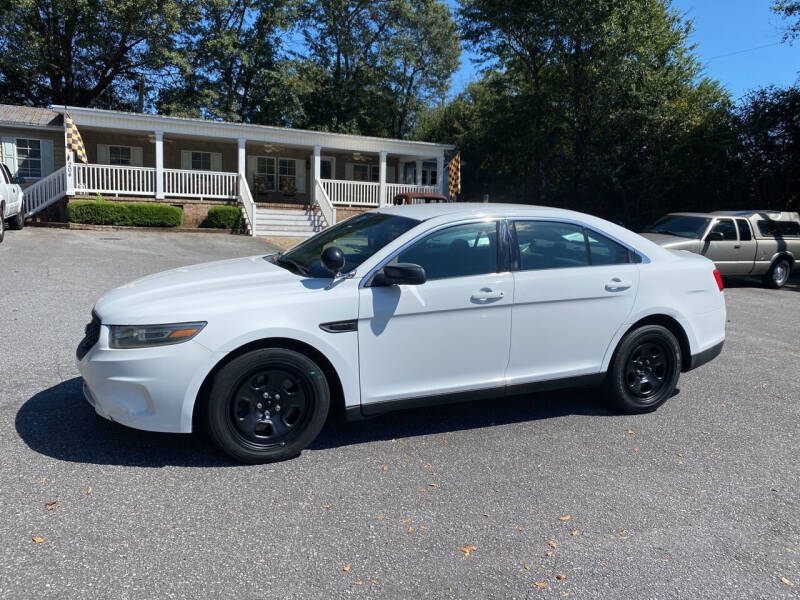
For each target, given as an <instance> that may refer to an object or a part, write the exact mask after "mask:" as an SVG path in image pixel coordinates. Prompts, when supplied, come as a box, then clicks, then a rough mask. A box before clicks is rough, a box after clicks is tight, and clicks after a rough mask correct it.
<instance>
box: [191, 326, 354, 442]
mask: <svg viewBox="0 0 800 600" xmlns="http://www.w3.org/2000/svg"><path fill="white" fill-rule="evenodd" d="M264 348H283V349H286V350H294V351H296V352H299V353H301V354H304V355H305V356H307V357H308V358H310V359H311V360H313V361H314V362H316V363H317V364H319V366H320V368H321V369H322V372H323V373H324V374H325V378H326V379H327V381H328V386H329V387H330V392H331V413H332V414H334V415H336V416H337V417H338V416H341V415H343V414H344V408H345V402H344V388H343V386H342V381H341V378H340V377H339V374H338V373H337V372H336V368H335V367H334V366H333V364H332V363H331V361H330V360H329V359H328V357H327V356H325V354H323V353H322V352H320V351H319V350H318V349H317V348H315V347H314V346H312V345H311V344H308V343H306V342H301V341H300V340H296V339H292V338H286V337H270V338H262V339H258V340H253V341H251V342H248V343H247V344H244V345H243V346H239V347H238V348H236V349H235V350H232V351H231V352H229V353H228V354H226V355H225V356H224V357H222V359H220V360H219V361H218V362H217V363H216V364H215V365H214V366H213V367H212V368H211V370H210V371H209V372H208V373H207V374H206V376H205V378H204V379H203V383H202V384H200V389H199V390H198V391H197V395H196V397H195V401H194V407H193V409H192V430H193V431H196V430H197V426H198V424H199V422H200V419H199V417H200V414H201V410H202V409H203V407H204V406H205V404H206V403H207V402H208V399H209V392H210V391H211V386H212V384H213V382H214V377H215V376H216V374H217V373H218V372H219V370H220V369H222V368H223V367H224V366H225V365H227V364H228V363H230V362H231V361H232V360H234V359H235V358H237V357H239V356H242V355H243V354H246V353H248V352H250V351H252V350H261V349H264Z"/></svg>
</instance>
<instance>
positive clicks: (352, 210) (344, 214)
mask: <svg viewBox="0 0 800 600" xmlns="http://www.w3.org/2000/svg"><path fill="white" fill-rule="evenodd" d="M373 208H375V207H374V206H337V207H336V222H337V223H338V222H339V221H344V220H345V219H349V218H350V217H354V216H356V215H360V214H361V213H363V212H367V211H368V210H372V209H373Z"/></svg>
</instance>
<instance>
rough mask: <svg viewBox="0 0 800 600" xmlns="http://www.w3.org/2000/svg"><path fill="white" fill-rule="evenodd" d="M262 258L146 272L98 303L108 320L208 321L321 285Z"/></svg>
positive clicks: (100, 313)
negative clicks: (219, 315)
mask: <svg viewBox="0 0 800 600" xmlns="http://www.w3.org/2000/svg"><path fill="white" fill-rule="evenodd" d="M328 282H329V280H320V279H310V278H305V277H301V276H299V275H296V274H294V273H292V272H291V271H287V270H286V269H284V268H282V267H279V266H276V265H274V264H272V263H271V262H268V261H267V260H264V257H263V256H250V257H246V258H236V259H232V260H220V261H215V262H210V263H204V264H200V265H193V266H189V267H181V268H178V269H172V270H170V271H164V272H161V273H156V274H155V275H148V276H147V277H142V278H141V279H136V280H135V281H131V282H130V283H127V284H125V285H123V286H121V287H118V288H116V289H114V290H111V291H110V292H108V293H107V294H106V295H104V296H103V297H102V298H100V300H98V301H97V304H95V309H94V310H95V313H96V314H97V315H98V316H99V317H100V318H101V320H102V322H103V323H104V324H112V325H144V324H157V323H167V322H185V321H204V320H207V319H208V318H209V316H211V315H214V314H219V313H221V312H232V311H237V310H246V309H248V308H252V307H254V306H256V305H261V306H263V305H264V304H266V303H269V300H270V299H271V298H276V297H280V298H282V299H283V301H285V299H286V295H290V294H296V293H307V292H309V291H313V290H319V289H322V288H323V287H324V286H325V285H326V284H327V283H328Z"/></svg>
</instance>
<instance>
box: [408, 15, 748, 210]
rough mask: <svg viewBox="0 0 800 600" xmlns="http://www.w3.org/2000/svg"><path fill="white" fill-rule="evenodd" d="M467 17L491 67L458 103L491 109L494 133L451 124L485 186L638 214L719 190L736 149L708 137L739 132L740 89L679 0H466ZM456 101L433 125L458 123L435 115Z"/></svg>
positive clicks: (476, 111)
mask: <svg viewBox="0 0 800 600" xmlns="http://www.w3.org/2000/svg"><path fill="white" fill-rule="evenodd" d="M460 24H461V28H462V32H463V36H464V38H465V40H466V41H467V42H468V43H469V44H470V45H471V46H472V47H473V48H474V49H475V50H476V51H477V52H478V53H479V55H480V56H481V58H482V60H483V64H484V67H485V75H484V79H483V81H482V82H480V83H479V84H476V85H474V86H472V87H471V88H470V89H469V90H468V93H466V94H465V95H463V96H462V97H460V98H458V99H457V104H458V112H460V113H461V114H469V115H470V117H469V118H471V119H473V123H476V121H477V120H480V119H484V120H485V121H484V122H481V123H480V124H476V125H475V129H477V131H479V132H484V135H485V136H486V139H485V142H486V143H481V142H479V141H477V140H475V139H474V137H473V136H472V134H469V135H466V136H465V138H464V140H463V142H464V143H465V146H464V147H463V148H462V146H461V145H460V141H461V140H459V138H458V132H453V134H454V135H455V136H456V138H455V139H456V140H457V143H459V148H460V149H462V150H463V151H464V160H465V162H467V163H468V165H471V166H470V167H467V169H465V173H466V171H467V170H469V169H472V168H478V169H481V170H484V169H486V171H485V172H484V173H483V175H482V176H480V177H479V179H481V180H482V182H483V185H484V189H483V190H480V191H478V190H472V194H473V197H474V196H475V195H477V194H478V193H483V192H489V191H491V192H492V193H493V194H494V195H495V197H498V196H499V197H500V198H503V199H515V200H518V201H525V202H535V203H548V204H555V205H565V206H570V207H572V208H576V209H579V210H585V211H588V212H594V213H598V214H603V215H606V216H613V217H617V218H620V217H622V218H623V219H624V220H625V221H626V222H628V223H630V222H632V221H635V222H636V223H637V224H642V223H643V222H644V221H646V220H648V219H650V218H652V217H653V216H658V215H657V213H658V212H659V211H663V210H664V207H665V206H672V205H673V204H679V203H687V202H689V203H690V202H694V201H695V200H696V199H699V198H703V199H704V201H708V199H709V198H711V199H713V197H714V195H713V194H709V193H708V192H709V188H708V187H707V186H706V182H708V181H709V180H714V181H715V182H716V181H717V177H718V176H721V175H718V174H719V173H726V172H727V168H728V158H729V153H728V151H727V145H725V144H722V145H716V146H715V145H714V144H713V143H711V142H710V141H709V142H707V143H706V142H704V140H711V139H714V138H717V139H719V140H724V139H735V135H732V133H731V131H730V127H729V124H730V119H729V118H728V116H729V109H730V100H729V98H728V96H727V93H725V92H724V90H722V89H721V88H720V87H719V85H718V84H716V83H715V82H713V81H710V80H707V79H704V78H702V76H701V65H700V64H699V63H698V62H697V60H696V59H695V57H694V56H693V55H692V53H691V50H690V47H689V44H688V35H689V32H690V30H691V24H690V23H687V22H685V21H684V20H683V19H682V18H681V16H680V15H679V14H678V13H677V12H676V11H673V10H671V9H670V8H669V4H668V3H667V2H665V1H662V0H540V1H538V2H535V3H532V2H528V1H527V0H464V1H463V2H462V6H461V10H460ZM447 112H448V111H447V110H444V111H438V112H436V113H432V115H429V116H428V117H426V118H425V119H423V120H422V123H423V124H424V125H425V127H424V128H422V129H421V130H420V131H421V134H422V135H425V136H426V137H427V136H430V135H431V134H430V131H431V130H434V131H437V130H438V131H439V132H440V131H442V128H443V127H444V128H445V129H446V127H447V125H444V126H442V125H441V124H440V123H439V124H437V122H438V121H439V120H440V119H443V118H447ZM451 112H452V111H451ZM425 129H427V131H425ZM445 139H448V138H445ZM695 151H696V152H701V151H702V152H708V154H707V155H703V156H701V157H697V156H692V155H691V154H689V153H690V152H695ZM473 153H475V154H473ZM486 154H488V155H489V156H487V155H486ZM698 159H702V160H698ZM699 165H703V166H704V167H705V168H706V169H709V170H710V171H701V170H700V167H699ZM466 179H467V177H466V176H465V180H466ZM704 186H706V187H704ZM687 195H691V199H690V200H687Z"/></svg>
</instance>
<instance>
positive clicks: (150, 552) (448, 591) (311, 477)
mask: <svg viewBox="0 0 800 600" xmlns="http://www.w3.org/2000/svg"><path fill="white" fill-rule="evenodd" d="M266 251H267V246H266V244H265V243H264V242H262V241H260V240H253V239H249V238H244V237H239V236H226V235H189V234H144V233H131V232H116V231H113V232H96V231H70V230H54V229H40V228H27V229H25V230H23V231H22V232H14V231H12V232H9V234H8V235H7V236H6V241H5V242H4V243H3V244H0V318H2V329H0V340H1V341H0V381H1V383H0V515H2V522H1V526H0V598H15V599H17V598H59V599H62V598H87V597H103V598H155V597H159V598H184V597H185V598H202V597H231V598H233V597H235V598H270V599H272V598H292V599H295V598H325V599H328V598H350V597H361V596H371V597H384V598H404V599H405V598H564V597H569V598H570V599H573V598H631V599H637V600H638V599H642V598H770V599H773V598H797V597H798V591H800V501H799V499H800V485H798V484H799V483H800V466H798V465H799V463H800V440H799V439H798V422H800V419H799V417H800V409H798V401H799V400H800V375H799V374H800V335H798V334H799V333H800V286H798V285H797V284H794V285H791V286H788V287H787V288H785V289H783V290H780V291H772V290H766V289H762V288H761V287H758V285H757V284H755V283H750V282H733V281H731V282H727V283H728V285H729V287H728V289H726V292H725V293H726V297H727V302H728V309H729V319H730V323H729V324H728V341H727V343H726V346H725V350H724V351H723V354H722V355H721V356H720V358H718V359H717V360H716V361H714V362H712V363H710V364H709V365H707V366H705V367H703V368H701V369H698V370H697V371H694V372H692V373H688V374H684V375H683V376H682V377H681V380H680V383H679V388H680V391H679V393H678V394H677V395H676V396H675V397H674V398H672V399H671V400H670V401H669V402H668V403H667V404H666V405H665V406H663V407H662V408H660V409H659V410H658V411H657V412H656V413H654V414H650V415H643V416H623V415H618V414H614V413H612V412H609V411H608V410H606V408H605V407H604V405H603V404H602V403H601V401H600V398H599V397H598V394H597V392H595V391H593V390H569V391H562V392H555V393H547V394H540V395H536V396H525V397H517V398H513V399H508V400H496V401H490V402H481V403H476V404H466V405H455V406H447V407H441V408H434V409H430V410H421V411H409V412H404V413H399V414H396V415H392V416H388V417H385V418H381V419H377V420H373V421H369V422H366V423H362V424H337V423H332V424H329V425H328V426H327V427H326V429H325V430H324V431H323V433H322V435H321V436H320V438H319V439H318V440H317V441H316V442H315V443H314V444H313V446H312V447H311V449H309V450H307V451H305V452H304V453H303V454H302V456H301V457H299V458H297V459H295V460H291V461H288V462H284V463H280V464H273V465H265V466H256V467H252V466H240V465H236V464H232V463H231V462H229V461H228V460H227V459H226V458H224V457H223V456H222V455H220V454H219V453H218V452H217V451H216V450H215V449H214V448H213V447H212V446H211V445H210V443H209V442H208V441H207V440H206V438H205V437H204V435H202V434H193V435H190V436H181V435H167V434H152V433H145V432H140V431H134V430H130V429H126V428H124V427H122V426H119V425H115V424H113V423H110V422H107V421H105V420H103V419H101V418H99V417H97V416H96V415H95V414H94V412H93V411H92V409H91V408H90V407H89V405H88V404H87V403H86V402H85V401H84V400H83V398H82V395H81V392H80V380H79V378H78V373H77V370H76V368H75V366H74V349H75V346H76V345H77V343H78V341H79V340H80V338H81V337H82V330H83V325H84V324H85V323H86V322H87V321H88V320H89V311H90V309H91V307H92V304H93V303H94V301H95V300H96V299H97V298H98V297H99V296H100V295H102V293H103V292H104V291H106V290H108V289H110V288H112V287H115V286H117V285H119V284H121V283H123V282H125V281H128V280H130V279H133V278H135V277H138V276H141V275H144V274H147V273H152V272H155V271H158V270H163V269H166V268H171V267H175V266H179V265H184V264H190V263H196V262H202V261H206V260H212V259H216V258H227V257H232V256H243V255H249V254H257V253H265V252H266ZM48 503H53V504H49V505H48ZM34 538H36V539H41V540H42V541H41V542H40V543H37V542H35V541H34ZM467 551H469V552H467ZM467 554H468V556H467ZM782 578H785V581H787V582H789V583H785V582H784V581H782ZM790 583H794V587H792V586H791V585H790ZM567 595H568V596H567Z"/></svg>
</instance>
